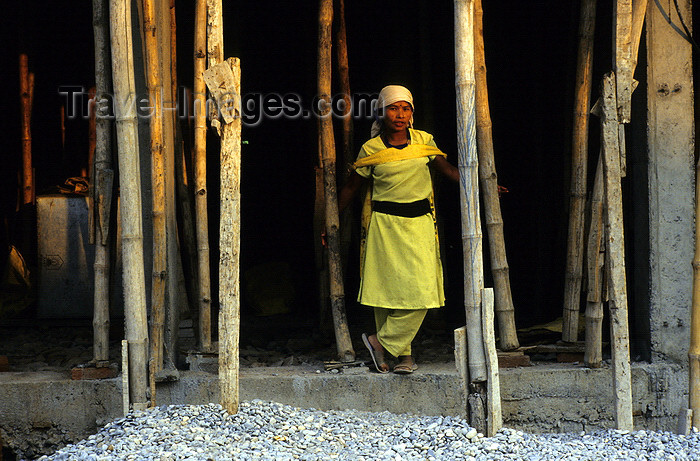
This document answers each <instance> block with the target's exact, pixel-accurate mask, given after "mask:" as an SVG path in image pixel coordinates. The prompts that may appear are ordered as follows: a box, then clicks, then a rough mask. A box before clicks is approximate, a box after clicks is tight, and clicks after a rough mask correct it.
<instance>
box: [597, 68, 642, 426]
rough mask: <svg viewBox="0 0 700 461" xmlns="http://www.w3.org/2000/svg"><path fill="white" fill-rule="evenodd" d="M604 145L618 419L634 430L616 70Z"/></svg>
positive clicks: (608, 82) (606, 106) (607, 96)
mask: <svg viewBox="0 0 700 461" xmlns="http://www.w3.org/2000/svg"><path fill="white" fill-rule="evenodd" d="M601 94H602V107H603V114H602V125H603V126H602V145H603V159H604V161H603V172H604V178H605V205H606V213H605V217H606V219H605V231H606V249H607V252H606V253H607V258H608V260H607V262H608V267H609V268H610V275H609V286H610V301H609V303H608V304H609V308H610V333H611V334H610V336H611V342H612V347H611V349H612V360H613V372H614V377H615V422H616V424H617V428H618V429H622V430H630V431H631V430H633V429H634V421H633V418H632V382H631V378H632V372H631V367H630V350H629V327H628V319H627V285H626V275H625V240H624V238H625V235H624V224H623V219H622V189H621V184H620V156H619V145H618V141H619V138H618V122H617V108H618V104H617V102H616V98H615V74H614V73H609V74H606V75H605V76H604V77H603V85H602V90H601Z"/></svg>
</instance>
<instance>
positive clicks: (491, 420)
mask: <svg viewBox="0 0 700 461" xmlns="http://www.w3.org/2000/svg"><path fill="white" fill-rule="evenodd" d="M477 1H478V0H477ZM481 299H482V302H483V304H482V306H481V314H482V325H483V326H484V348H485V349H486V368H487V370H488V374H489V376H488V379H487V381H486V394H487V395H486V431H487V434H486V435H487V436H488V437H493V436H494V435H496V433H497V432H498V431H499V430H500V429H501V427H503V415H502V413H501V380H500V378H499V376H498V354H497V352H496V337H495V333H494V322H493V320H494V319H493V311H494V293H493V288H484V291H483V292H482V296H481Z"/></svg>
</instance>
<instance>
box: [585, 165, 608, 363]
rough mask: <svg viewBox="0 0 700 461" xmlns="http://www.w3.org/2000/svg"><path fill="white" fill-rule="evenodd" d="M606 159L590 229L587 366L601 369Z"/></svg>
mask: <svg viewBox="0 0 700 461" xmlns="http://www.w3.org/2000/svg"><path fill="white" fill-rule="evenodd" d="M603 192H604V191H603V157H602V152H601V155H599V156H598V165H597V166H596V172H595V180H594V183H593V194H592V197H591V224H590V228H589V230H588V254H587V261H588V295H587V297H586V300H587V303H586V314H585V316H586V341H585V344H586V351H585V354H584V358H583V361H584V363H585V364H586V366H588V367H591V368H599V367H600V366H601V365H602V363H603V346H602V344H603V301H604V298H603V274H604V270H603V261H604V259H605V245H603V244H602V243H603V234H604V229H603Z"/></svg>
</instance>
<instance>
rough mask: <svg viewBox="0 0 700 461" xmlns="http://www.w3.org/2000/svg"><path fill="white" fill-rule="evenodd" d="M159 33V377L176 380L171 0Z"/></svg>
mask: <svg viewBox="0 0 700 461" xmlns="http://www.w3.org/2000/svg"><path fill="white" fill-rule="evenodd" d="M155 8H156V16H155V19H156V21H157V25H156V27H157V30H158V34H157V37H158V46H159V49H160V56H161V61H160V64H161V76H162V83H161V87H160V90H161V91H162V92H163V106H164V109H163V110H165V108H167V110H170V111H171V113H170V116H166V115H163V118H162V120H163V158H164V164H165V168H164V183H165V201H164V205H165V206H164V209H165V245H166V247H165V251H166V259H165V264H166V283H165V310H164V312H165V321H164V328H163V368H164V372H163V373H162V375H161V376H160V377H159V378H162V379H177V377H178V372H177V369H176V367H175V363H176V361H177V353H178V350H177V337H178V334H179V330H180V305H181V301H182V300H185V299H186V294H185V293H186V292H187V289H186V288H185V281H184V276H183V275H182V263H181V260H180V251H179V248H178V236H177V211H176V207H175V117H174V115H175V114H176V110H177V109H176V102H175V97H174V96H175V95H173V94H172V93H171V89H172V86H173V83H175V84H177V82H176V81H175V80H176V77H175V75H173V73H172V71H173V65H174V63H173V56H172V55H171V52H170V51H171V49H172V39H171V33H172V14H173V11H174V10H172V11H171V9H170V0H158V1H157V2H156V4H155Z"/></svg>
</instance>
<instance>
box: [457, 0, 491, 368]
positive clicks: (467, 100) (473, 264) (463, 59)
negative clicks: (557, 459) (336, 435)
mask: <svg viewBox="0 0 700 461" xmlns="http://www.w3.org/2000/svg"><path fill="white" fill-rule="evenodd" d="M454 5H455V88H456V92H457V142H458V153H459V161H458V167H459V178H460V191H459V192H460V201H461V205H462V251H463V253H464V308H465V311H466V320H467V329H468V332H467V340H468V347H467V351H468V353H469V377H470V379H471V381H472V382H483V381H485V380H486V377H487V372H486V359H485V355H484V354H485V352H484V343H483V336H482V331H483V330H482V328H481V290H482V288H483V285H484V274H483V272H484V267H483V259H482V238H481V218H480V216H479V178H478V168H479V161H478V158H477V152H476V126H475V122H476V110H475V98H476V94H475V92H476V88H475V81H474V3H473V1H472V0H455V2H454Z"/></svg>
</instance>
